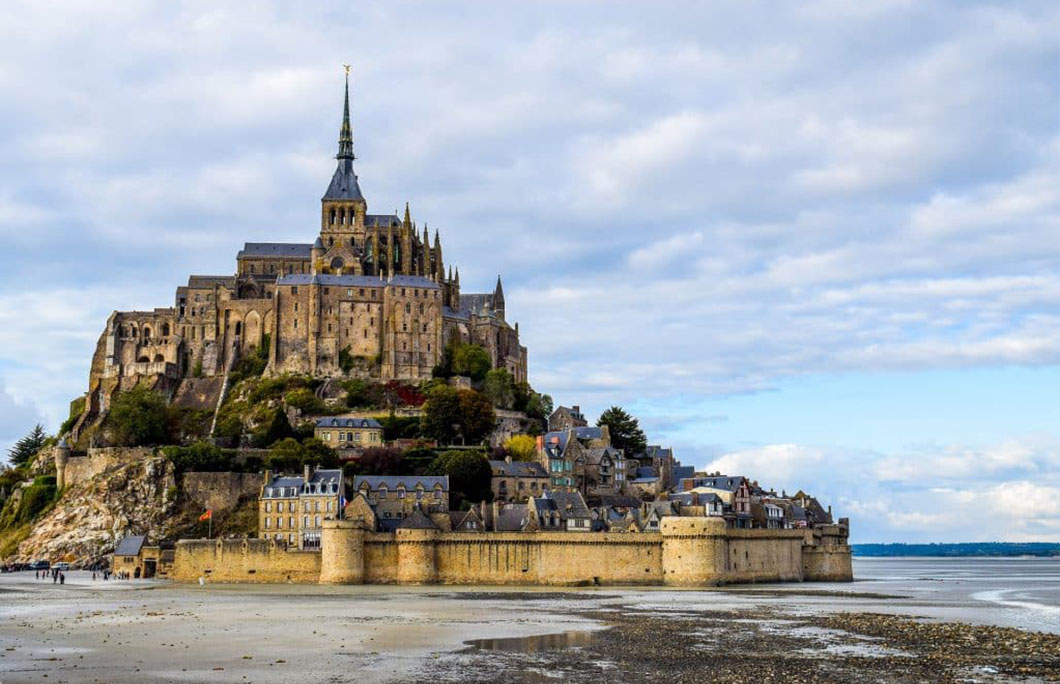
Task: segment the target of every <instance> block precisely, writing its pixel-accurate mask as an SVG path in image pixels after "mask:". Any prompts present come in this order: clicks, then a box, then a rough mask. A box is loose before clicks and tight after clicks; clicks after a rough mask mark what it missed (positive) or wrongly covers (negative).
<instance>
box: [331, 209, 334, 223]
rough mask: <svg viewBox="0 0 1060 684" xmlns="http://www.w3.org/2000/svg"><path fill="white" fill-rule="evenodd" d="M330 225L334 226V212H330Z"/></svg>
mask: <svg viewBox="0 0 1060 684" xmlns="http://www.w3.org/2000/svg"><path fill="white" fill-rule="evenodd" d="M331 225H335V210H334V209H332V210H331Z"/></svg>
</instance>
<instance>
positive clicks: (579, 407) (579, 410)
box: [570, 404, 582, 413]
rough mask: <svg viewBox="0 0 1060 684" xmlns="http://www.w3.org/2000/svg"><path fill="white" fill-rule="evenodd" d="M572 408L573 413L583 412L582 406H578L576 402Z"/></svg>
mask: <svg viewBox="0 0 1060 684" xmlns="http://www.w3.org/2000/svg"><path fill="white" fill-rule="evenodd" d="M570 410H571V413H581V412H582V407H581V406H578V405H577V404H575V405H574V406H571V407H570Z"/></svg>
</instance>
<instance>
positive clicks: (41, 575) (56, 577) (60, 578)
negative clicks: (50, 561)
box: [34, 568, 66, 584]
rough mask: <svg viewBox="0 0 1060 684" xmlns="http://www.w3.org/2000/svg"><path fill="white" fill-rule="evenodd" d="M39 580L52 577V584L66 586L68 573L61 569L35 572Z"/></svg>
mask: <svg viewBox="0 0 1060 684" xmlns="http://www.w3.org/2000/svg"><path fill="white" fill-rule="evenodd" d="M34 573H35V574H36V577H37V579H48V576H49V575H50V576H51V578H52V584H56V583H58V584H66V573H64V572H63V571H62V570H60V569H59V568H52V569H51V570H35V571H34Z"/></svg>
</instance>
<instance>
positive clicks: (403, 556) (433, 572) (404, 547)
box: [395, 529, 439, 584]
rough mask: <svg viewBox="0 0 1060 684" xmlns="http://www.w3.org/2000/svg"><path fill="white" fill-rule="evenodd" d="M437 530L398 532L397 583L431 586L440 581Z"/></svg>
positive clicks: (396, 534)
mask: <svg viewBox="0 0 1060 684" xmlns="http://www.w3.org/2000/svg"><path fill="white" fill-rule="evenodd" d="M438 534H439V533H438V531H437V530H417V529H407V530H398V531H397V532H396V533H395V536H396V538H397V539H396V543H397V581H398V583H399V584H431V583H434V582H436V581H438V561H437V552H436V549H435V547H436V545H437V541H438Z"/></svg>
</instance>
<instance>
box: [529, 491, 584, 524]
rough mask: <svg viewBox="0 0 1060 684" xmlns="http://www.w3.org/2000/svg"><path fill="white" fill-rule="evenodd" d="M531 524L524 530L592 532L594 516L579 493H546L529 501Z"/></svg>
mask: <svg viewBox="0 0 1060 684" xmlns="http://www.w3.org/2000/svg"><path fill="white" fill-rule="evenodd" d="M526 506H527V513H528V519H529V522H528V523H527V526H526V527H525V528H524V529H534V530H541V531H553V530H566V531H567V532H591V531H592V514H591V513H590V512H589V507H588V506H586V505H585V499H583V498H582V495H581V493H579V492H545V494H543V495H542V496H539V497H530V499H529V500H528V501H527V504H526Z"/></svg>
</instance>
